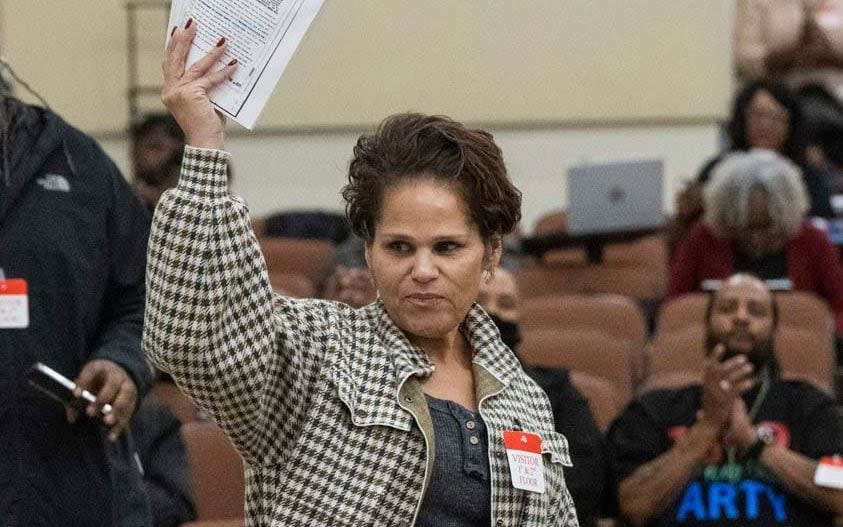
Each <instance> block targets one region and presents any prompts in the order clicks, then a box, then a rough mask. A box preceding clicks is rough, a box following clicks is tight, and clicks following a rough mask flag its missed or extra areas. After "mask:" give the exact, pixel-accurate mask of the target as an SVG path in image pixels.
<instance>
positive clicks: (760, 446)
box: [741, 426, 776, 460]
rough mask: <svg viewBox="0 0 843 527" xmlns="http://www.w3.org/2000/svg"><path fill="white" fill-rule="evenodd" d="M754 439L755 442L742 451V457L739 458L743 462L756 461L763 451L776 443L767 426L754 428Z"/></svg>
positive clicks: (771, 430) (771, 431)
mask: <svg viewBox="0 0 843 527" xmlns="http://www.w3.org/2000/svg"><path fill="white" fill-rule="evenodd" d="M755 438H756V439H755V442H754V443H752V444H751V445H749V446H748V447H747V448H746V450H744V452H743V456H741V457H742V458H743V459H744V460H750V459H753V460H758V458H760V457H761V453H762V452H764V449H765V448H767V447H768V446H770V445H772V444H773V443H775V441H776V435H775V433H774V432H773V429H772V428H770V427H768V426H756V427H755Z"/></svg>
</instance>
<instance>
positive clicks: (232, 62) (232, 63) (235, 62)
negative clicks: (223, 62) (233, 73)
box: [228, 59, 237, 66]
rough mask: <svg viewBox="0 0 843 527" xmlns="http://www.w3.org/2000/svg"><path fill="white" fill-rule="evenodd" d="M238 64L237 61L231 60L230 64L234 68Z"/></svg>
mask: <svg viewBox="0 0 843 527" xmlns="http://www.w3.org/2000/svg"><path fill="white" fill-rule="evenodd" d="M235 64H237V59H231V62H229V63H228V65H229V66H234V65H235Z"/></svg>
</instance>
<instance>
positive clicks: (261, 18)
mask: <svg viewBox="0 0 843 527" xmlns="http://www.w3.org/2000/svg"><path fill="white" fill-rule="evenodd" d="M323 2H324V0H174V1H173V2H172V4H171V7H170V24H169V26H168V27H169V29H168V35H167V37H168V38H169V31H170V30H171V29H172V28H173V27H174V26H179V27H184V24H185V23H186V22H187V20H188V19H190V18H193V20H194V21H195V23H196V24H197V33H196V38H195V39H194V41H193V46H192V47H191V49H190V53H189V54H188V57H187V66H188V67H189V66H190V65H191V64H193V63H194V62H196V61H197V60H199V59H200V58H202V57H203V56H205V54H206V53H207V52H208V51H210V50H212V49H213V48H214V47H215V46H216V45H217V42H219V39H220V38H221V37H225V40H226V42H227V50H226V54H225V56H224V57H223V58H222V59H221V60H220V64H219V67H220V68H222V67H224V66H225V65H226V64H228V63H229V62H231V61H232V60H234V59H237V63H238V66H237V70H236V71H235V73H234V76H233V77H230V78H229V79H228V80H226V81H224V82H223V83H222V84H221V85H219V86H217V87H216V88H215V89H214V90H212V91H211V93H210V94H209V95H210V97H211V102H213V103H214V105H215V106H216V107H217V109H219V110H220V111H221V112H222V113H224V114H225V115H227V116H229V117H231V118H232V119H234V120H235V121H237V122H238V123H240V124H241V125H243V126H245V127H246V128H249V129H252V128H253V127H254V125H255V122H256V121H257V119H258V116H259V115H260V113H261V111H262V110H263V108H264V106H266V103H267V101H268V100H269V96H270V95H272V90H273V89H274V88H275V85H276V84H277V83H278V80H279V79H280V78H281V74H282V73H284V69H285V68H286V67H287V64H289V62H290V59H291V58H292V57H293V53H295V51H296V48H297V47H298V45H299V42H301V40H302V38H304V35H305V33H307V30H308V28H309V27H310V24H311V23H312V22H313V19H314V18H316V14H317V13H318V12H319V9H320V8H321V7H322V3H323Z"/></svg>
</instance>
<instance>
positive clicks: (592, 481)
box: [477, 266, 609, 527]
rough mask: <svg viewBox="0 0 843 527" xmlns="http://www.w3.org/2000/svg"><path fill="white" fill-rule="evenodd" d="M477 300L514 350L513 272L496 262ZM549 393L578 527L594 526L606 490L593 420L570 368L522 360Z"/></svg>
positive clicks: (516, 306) (516, 301)
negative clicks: (567, 457) (567, 459)
mask: <svg viewBox="0 0 843 527" xmlns="http://www.w3.org/2000/svg"><path fill="white" fill-rule="evenodd" d="M477 303H478V304H480V306H481V307H482V308H483V309H484V310H485V311H486V313H488V314H489V316H490V317H491V319H492V320H493V321H494V323H495V325H497V327H498V330H499V331H500V334H501V340H503V341H504V343H505V344H506V345H507V346H509V347H510V349H512V351H515V352H516V354H517V349H518V343H519V342H521V330H520V326H519V323H518V322H519V319H520V305H521V301H520V297H519V295H518V287H517V285H516V282H515V277H514V276H513V275H512V273H510V272H509V271H507V270H506V269H505V268H503V267H501V266H498V268H497V269H495V271H494V273H493V274H492V278H491V279H490V280H488V281H486V282H484V283H483V284H482V285H481V286H480V294H479V296H478V297H477ZM524 371H526V372H527V375H529V376H530V377H532V378H533V380H535V381H536V382H537V383H538V384H539V386H541V387H542V389H543V390H544V391H545V393H547V396H548V397H549V398H550V406H551V407H552V409H553V419H554V421H555V423H556V431H557V432H559V433H561V434H563V435H564V436H565V438H566V439H567V440H568V448H569V449H570V452H571V462H572V463H573V466H571V467H566V468H565V482H566V483H567V484H568V488H569V489H570V491H571V497H572V498H573V499H574V505H576V509H577V519H578V520H579V524H580V526H581V527H594V526H596V525H597V520H598V518H599V517H600V516H601V513H602V512H608V511H606V507H605V501H606V500H607V498H608V491H609V481H608V477H609V474H608V472H609V463H608V456H607V453H606V451H605V442H604V439H603V434H602V433H601V432H600V429H599V428H598V426H597V423H595V421H594V416H593V415H592V413H591V408H590V407H589V405H588V400H587V399H586V398H585V397H584V396H583V395H582V393H580V391H579V390H578V389H577V388H576V386H574V384H573V383H572V382H571V377H570V372H569V371H568V370H565V369H559V368H543V367H537V366H524Z"/></svg>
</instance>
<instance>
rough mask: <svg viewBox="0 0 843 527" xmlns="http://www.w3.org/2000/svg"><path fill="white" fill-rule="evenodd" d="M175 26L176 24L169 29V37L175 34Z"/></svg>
mask: <svg viewBox="0 0 843 527" xmlns="http://www.w3.org/2000/svg"><path fill="white" fill-rule="evenodd" d="M176 27H177V26H173V29H172V30H170V36H171V37H172V36H173V35H175V34H176Z"/></svg>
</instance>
